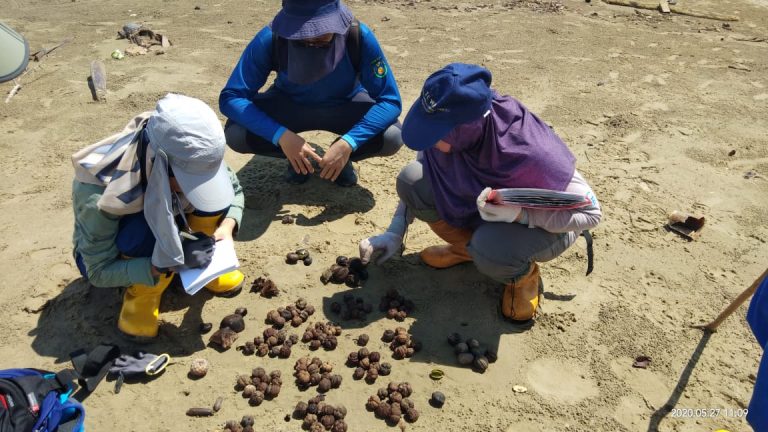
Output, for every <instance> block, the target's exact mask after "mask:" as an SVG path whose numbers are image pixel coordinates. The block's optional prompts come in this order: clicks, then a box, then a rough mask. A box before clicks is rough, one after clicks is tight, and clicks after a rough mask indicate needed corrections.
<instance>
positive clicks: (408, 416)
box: [405, 408, 419, 423]
mask: <svg viewBox="0 0 768 432" xmlns="http://www.w3.org/2000/svg"><path fill="white" fill-rule="evenodd" d="M418 419H419V412H418V411H416V409H414V408H410V409H408V410H407V411H405V420H407V421H408V422H410V423H413V422H415V421H416V420H418Z"/></svg>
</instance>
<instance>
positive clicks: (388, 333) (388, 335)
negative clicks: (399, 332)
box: [381, 330, 395, 343]
mask: <svg viewBox="0 0 768 432" xmlns="http://www.w3.org/2000/svg"><path fill="white" fill-rule="evenodd" d="M394 339H395V332H394V331H392V330H384V334H383V335H382V336H381V340H382V341H384V342H387V343H389V342H392V341H393V340H394Z"/></svg>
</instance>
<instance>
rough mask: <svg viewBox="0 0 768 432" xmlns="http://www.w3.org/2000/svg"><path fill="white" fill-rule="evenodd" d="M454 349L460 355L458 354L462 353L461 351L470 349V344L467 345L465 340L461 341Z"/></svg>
mask: <svg viewBox="0 0 768 432" xmlns="http://www.w3.org/2000/svg"><path fill="white" fill-rule="evenodd" d="M453 350H454V352H455V353H456V354H457V355H458V354H461V353H465V352H468V351H469V346H467V344H465V343H464V342H459V343H457V344H456V346H455V347H454V349H453Z"/></svg>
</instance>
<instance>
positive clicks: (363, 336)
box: [356, 334, 369, 347]
mask: <svg viewBox="0 0 768 432" xmlns="http://www.w3.org/2000/svg"><path fill="white" fill-rule="evenodd" d="M368 340H369V337H368V335H367V334H361V335H360V336H358V337H357V341H356V342H357V344H358V345H360V346H363V347H364V346H366V345H368Z"/></svg>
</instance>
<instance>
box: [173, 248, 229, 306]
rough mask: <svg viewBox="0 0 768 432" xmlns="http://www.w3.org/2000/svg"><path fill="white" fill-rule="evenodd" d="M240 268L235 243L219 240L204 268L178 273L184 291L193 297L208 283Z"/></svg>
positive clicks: (184, 270)
mask: <svg viewBox="0 0 768 432" xmlns="http://www.w3.org/2000/svg"><path fill="white" fill-rule="evenodd" d="M238 268H240V261H238V260H237V254H236V253H235V243H234V242H233V241H232V240H220V241H217V242H216V246H215V247H214V249H213V258H211V263H210V264H208V267H206V268H195V269H189V268H188V269H183V270H181V271H179V276H180V277H181V284H182V285H183V286H184V291H186V292H187V294H189V295H194V294H196V293H197V292H198V291H200V290H201V289H202V288H203V287H204V286H205V285H207V284H208V282H210V281H212V280H214V279H216V278H217V277H219V276H221V275H223V274H225V273H229V272H231V271H232V270H236V269H238Z"/></svg>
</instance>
